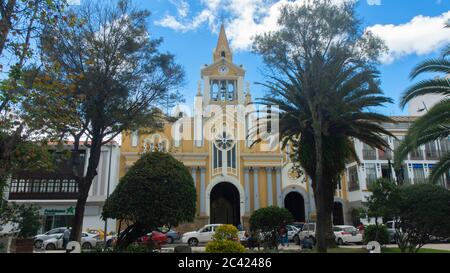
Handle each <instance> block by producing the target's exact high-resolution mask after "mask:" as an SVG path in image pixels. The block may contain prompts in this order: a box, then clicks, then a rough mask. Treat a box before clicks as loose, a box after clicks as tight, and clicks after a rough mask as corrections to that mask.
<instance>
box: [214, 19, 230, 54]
mask: <svg viewBox="0 0 450 273" xmlns="http://www.w3.org/2000/svg"><path fill="white" fill-rule="evenodd" d="M222 58H224V59H226V60H228V61H229V62H232V60H233V58H232V55H231V49H230V46H229V44H228V39H227V34H226V33H225V26H224V25H223V23H222V25H221V26H220V34H219V40H218V41H217V46H216V49H215V50H214V62H217V61H218V60H221V59H222Z"/></svg>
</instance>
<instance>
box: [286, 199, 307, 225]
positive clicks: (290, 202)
mask: <svg viewBox="0 0 450 273" xmlns="http://www.w3.org/2000/svg"><path fill="white" fill-rule="evenodd" d="M284 207H285V208H286V209H287V210H289V211H290V212H291V213H292V216H293V217H294V221H296V222H305V200H304V199H303V196H302V195H301V194H300V193H298V192H294V191H293V192H290V193H288V194H287V195H286V197H285V198H284Z"/></svg>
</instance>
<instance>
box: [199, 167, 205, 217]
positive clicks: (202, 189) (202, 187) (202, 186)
mask: <svg viewBox="0 0 450 273" xmlns="http://www.w3.org/2000/svg"><path fill="white" fill-rule="evenodd" d="M205 213H206V210H205V168H201V169H200V214H203V215H204V214H205Z"/></svg>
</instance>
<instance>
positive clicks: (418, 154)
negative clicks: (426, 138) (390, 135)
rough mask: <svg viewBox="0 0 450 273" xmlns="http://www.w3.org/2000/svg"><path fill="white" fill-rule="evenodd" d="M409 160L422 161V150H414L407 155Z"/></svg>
mask: <svg viewBox="0 0 450 273" xmlns="http://www.w3.org/2000/svg"><path fill="white" fill-rule="evenodd" d="M409 158H410V159H411V160H423V151H422V150H414V151H412V152H411V154H410V155H409Z"/></svg>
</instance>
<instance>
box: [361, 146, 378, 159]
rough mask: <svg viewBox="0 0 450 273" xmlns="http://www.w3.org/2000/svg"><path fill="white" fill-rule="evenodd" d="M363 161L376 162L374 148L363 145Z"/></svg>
mask: <svg viewBox="0 0 450 273" xmlns="http://www.w3.org/2000/svg"><path fill="white" fill-rule="evenodd" d="M363 159H364V160H376V159H377V153H376V150H375V148H373V147H371V146H369V145H367V144H365V143H364V144H363Z"/></svg>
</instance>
